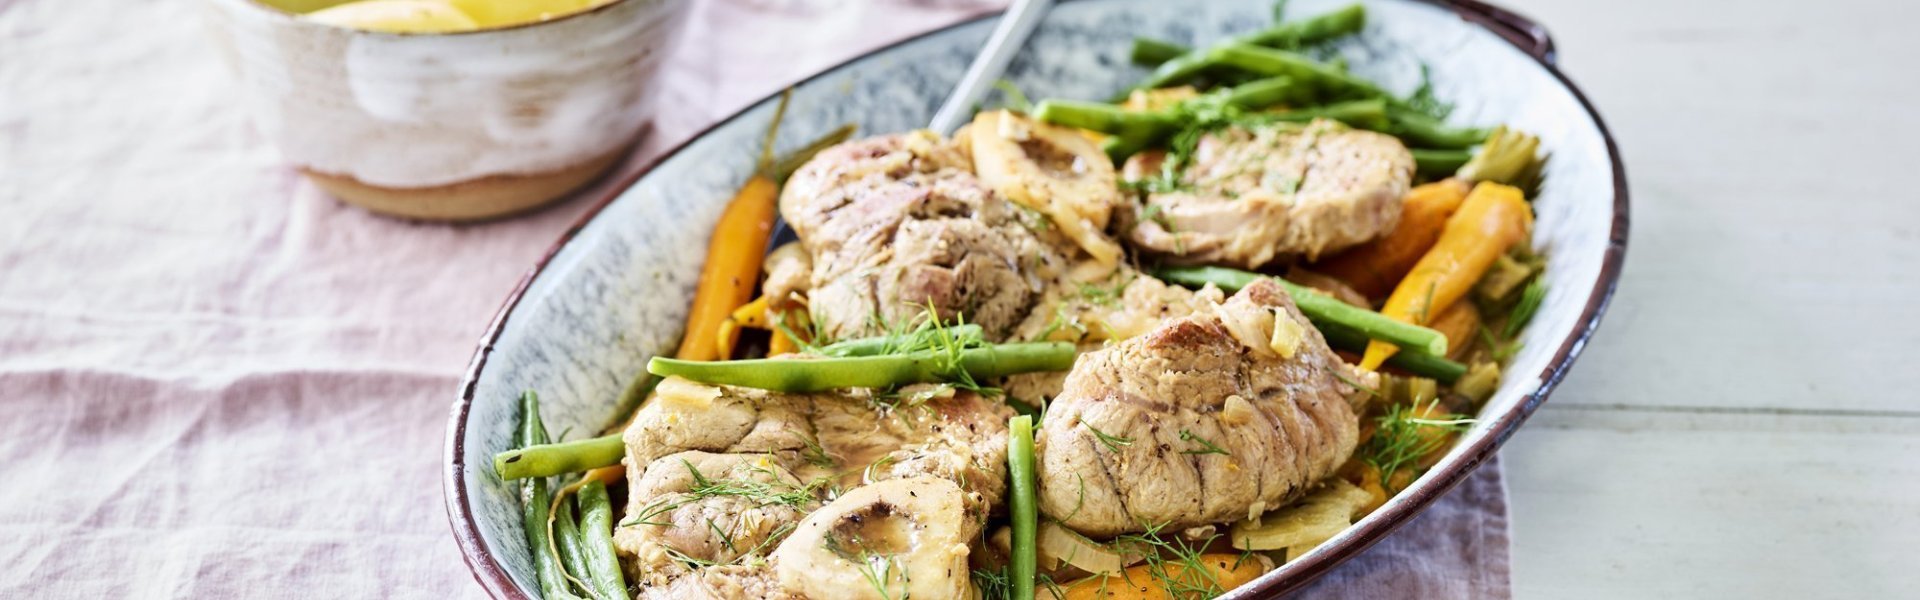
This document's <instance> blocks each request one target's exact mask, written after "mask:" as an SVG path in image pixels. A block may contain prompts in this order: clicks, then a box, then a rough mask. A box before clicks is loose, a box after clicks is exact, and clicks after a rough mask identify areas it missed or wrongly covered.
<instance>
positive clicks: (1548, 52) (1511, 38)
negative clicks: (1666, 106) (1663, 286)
mask: <svg viewBox="0 0 1920 600" xmlns="http://www.w3.org/2000/svg"><path fill="white" fill-rule="evenodd" d="M1418 1H1419V2H1422V3H1426V4H1433V5H1438V6H1441V7H1444V8H1447V9H1450V10H1452V11H1454V12H1455V13H1456V14H1458V15H1460V17H1461V18H1462V19H1464V20H1467V21H1469V22H1472V23H1475V24H1477V25H1480V26H1482V27H1485V28H1487V29H1489V30H1491V31H1492V32H1493V33H1494V34H1495V35H1498V36H1500V37H1501V39H1504V40H1507V41H1508V42H1509V43H1511V44H1513V45H1514V46H1515V47H1517V48H1519V49H1520V50H1521V51H1523V52H1525V53H1526V54H1527V55H1528V56H1531V57H1533V59H1534V61H1535V62H1536V63H1539V65H1540V67H1541V68H1542V69H1545V70H1546V71H1547V73H1548V74H1550V75H1552V76H1553V78H1554V79H1555V80H1557V81H1559V82H1560V85H1562V86H1565V87H1566V89H1567V91H1568V92H1570V93H1572V94H1573V97H1574V99H1576V100H1578V101H1579V102H1580V107H1581V108H1582V109H1584V110H1585V111H1586V113H1587V117H1589V118H1591V119H1593V124H1594V127H1595V128H1597V129H1599V130H1600V137H1601V139H1602V140H1603V141H1604V142H1605V143H1606V147H1607V157H1608V160H1609V162H1611V163H1612V167H1613V189H1614V192H1613V223H1612V226H1611V228H1610V231H1609V234H1608V239H1607V248H1606V252H1605V255H1604V257H1603V258H1602V262H1601V265H1600V272H1599V275H1598V277H1597V278H1596V279H1595V280H1594V285H1593V288H1592V290H1590V291H1589V292H1588V295H1587V301H1586V305H1585V307H1584V308H1583V309H1582V310H1581V313H1580V317H1579V319H1578V320H1576V321H1575V323H1574V329H1573V332H1572V333H1571V335H1569V336H1568V337H1567V338H1566V340H1565V341H1564V342H1562V343H1561V344H1560V347H1559V348H1558V349H1556V350H1555V351H1554V354H1553V358H1552V359H1551V360H1550V361H1549V362H1548V365H1547V367H1546V369H1545V370H1543V371H1541V373H1540V387H1539V389H1537V390H1535V391H1534V392H1533V393H1531V394H1528V395H1527V396H1526V398H1525V399H1524V400H1523V401H1521V402H1520V403H1519V404H1517V405H1515V406H1514V408H1513V409H1511V410H1509V411H1508V412H1506V413H1505V414H1500V415H1491V418H1492V419H1494V420H1496V421H1499V422H1500V423H1501V425H1500V427H1499V428H1498V429H1496V430H1493V431H1490V432H1488V434H1487V435H1483V436H1481V437H1479V438H1476V439H1473V440H1468V441H1467V443H1466V445H1465V446H1464V447H1463V448H1459V449H1456V451H1458V452H1460V453H1461V455H1460V456H1461V458H1460V459H1459V462H1458V464H1457V466H1456V468H1454V469H1452V470H1449V471H1446V472H1441V473H1436V474H1434V476H1433V477H1432V478H1431V480H1430V481H1429V480H1428V478H1425V477H1423V478H1422V479H1421V480H1420V481H1417V482H1416V483H1415V485H1414V487H1413V488H1410V489H1409V490H1407V493H1406V494H1405V495H1404V496H1402V497H1400V498H1396V499H1395V500H1394V501H1393V502H1391V503H1389V505H1388V506H1387V507H1385V508H1383V509H1381V511H1380V512H1378V513H1375V514H1374V515H1369V516H1368V517H1367V518H1365V519H1362V520H1361V521H1360V522H1359V523H1356V524H1354V526H1353V527H1351V528H1348V529H1347V530H1346V531H1344V532H1342V533H1341V534H1340V535H1339V536H1338V537H1339V538H1340V539H1344V540H1346V543H1345V544H1344V545H1341V546H1337V547H1329V548H1327V549H1326V551H1324V552H1313V553H1310V554H1308V555H1307V556H1306V557H1304V558H1302V559H1300V560H1298V561H1294V562H1289V563H1286V564H1284V565H1281V566H1280V567H1279V568H1276V569H1274V570H1273V571H1270V572H1268V573H1266V574H1264V575H1261V576H1260V578H1258V579H1255V580H1254V581H1253V582H1252V583H1249V584H1246V585H1242V586H1240V587H1238V588H1235V589H1233V590H1229V591H1228V592H1227V593H1226V594H1225V595H1223V596H1222V597H1223V598H1233V599H1249V598H1272V597H1278V596H1280V595H1282V594H1285V593H1287V592H1290V591H1293V590H1295V589H1297V588H1299V587H1301V586H1303V585H1306V584H1307V583H1308V582H1311V581H1313V580H1314V579H1315V578H1317V577H1319V576H1320V575H1322V574H1324V573H1326V572H1327V571H1328V570H1330V569H1332V568H1333V567H1334V566H1336V565H1339V564H1340V563H1342V562H1345V561H1346V560H1347V559H1350V558H1353V557H1354V556H1356V555H1358V554H1360V553H1361V552H1363V551H1365V550H1366V549H1367V548H1370V547H1372V546H1373V544H1374V543H1376V542H1378V541H1380V539H1381V538H1383V537H1385V536H1386V535H1387V534H1388V533H1391V532H1392V531H1393V530H1394V529H1397V528H1399V527H1400V526H1401V525H1403V524H1405V523H1406V522H1407V521H1408V520H1410V519H1412V518H1413V516H1414V515H1417V514H1419V513H1420V512H1421V511H1423V510H1425V509H1426V507H1427V506H1429V505H1431V504H1433V502H1434V501H1435V500H1438V499H1439V498H1440V497H1441V496H1443V495H1445V494H1446V493H1447V492H1448V491H1451V490H1452V489H1453V487H1454V486H1456V485H1459V484H1460V482H1461V481H1463V480H1465V479H1466V477H1467V475H1469V474H1471V473H1472V472H1473V471H1474V470H1475V469H1477V468H1479V466H1480V465H1481V464H1482V463H1484V462H1486V461H1487V459H1488V458H1490V457H1492V456H1493V453H1494V452H1495V451H1496V450H1498V449H1499V448H1500V445H1501V444H1503V443H1505V442H1506V440H1507V438H1509V437H1512V436H1513V432H1514V431H1515V430H1517V429H1518V428H1519V427H1520V425H1521V424H1523V423H1525V422H1526V419H1527V417H1528V416H1530V415H1532V414H1533V411H1534V410H1536V409H1538V408H1539V407H1540V404H1541V403H1542V402H1545V401H1546V399H1547V395H1548V394H1550V393H1552V391H1553V388H1554V387H1555V386H1556V385H1558V384H1559V383H1560V380H1561V379H1563V378H1564V377H1566V374H1567V370H1568V369H1569V368H1570V367H1572V366H1573V361H1574V359H1575V358H1577V357H1578V356H1579V355H1580V351H1581V350H1582V349H1584V348H1585V347H1586V344H1587V340H1588V339H1589V338H1591V337H1592V336H1593V332H1594V331H1595V330H1596V329H1597V328H1598V327H1599V326H1600V317H1601V316H1602V315H1603V314H1605V313H1606V311H1607V304H1608V302H1609V301H1611V300H1612V299H1613V293H1614V289H1615V288H1616V287H1617V286H1618V285H1619V282H1620V269H1621V266H1622V264H1623V263H1624V262H1625V260H1626V252H1627V226H1628V219H1627V214H1628V211H1627V209H1628V201H1627V173H1626V167H1625V166H1624V165H1622V164H1621V162H1620V149H1619V147H1618V145H1616V144H1615V143H1614V140H1613V134H1612V132H1610V131H1608V129H1607V125H1606V122H1605V121H1603V120H1602V119H1601V118H1600V113H1599V111H1597V110H1595V109H1594V107H1593V103H1592V102H1591V101H1589V100H1587V96H1586V94H1585V93H1582V92H1581V91H1580V88H1579V87H1578V86H1575V85H1574V84H1573V82H1572V81H1571V80H1568V79H1567V76H1566V75H1565V74H1563V73H1561V72H1560V69H1559V68H1558V67H1557V66H1555V64H1554V48H1553V42H1552V40H1551V38H1549V37H1548V36H1547V34H1546V30H1545V29H1543V28H1541V27H1540V26H1539V25H1537V24H1534V23H1533V22H1532V21H1530V20H1528V19H1526V18H1525V17H1521V16H1519V15H1518V14H1515V13H1512V12H1509V11H1506V10H1504V9H1501V8H1498V7H1494V6H1491V5H1488V4H1485V3H1482V2H1478V1H1477V0H1418ZM999 14H1000V13H999V12H993V13H987V14H983V15H981V16H978V17H975V18H971V19H967V20H964V21H960V22H957V23H954V24H952V25H947V26H945V27H941V28H938V29H933V30H930V31H926V32H923V33H920V34H917V35H914V36H911V37H907V38H904V39H901V40H899V41H896V42H893V43H891V44H887V45H885V46H882V47H880V48H876V49H874V50H872V51H869V52H865V53H862V54H860V55H859V56H855V57H853V58H850V59H848V60H846V61H844V62H841V63H839V64H837V65H834V66H832V67H829V68H827V69H825V70H822V71H820V72H819V73H815V74H813V75H810V76H808V77H807V78H806V79H803V80H800V81H798V82H795V83H793V84H792V85H793V86H800V85H804V84H806V83H809V82H811V81H813V80H815V79H819V78H821V77H823V76H826V75H828V74H831V73H834V72H836V71H839V70H840V69H841V68H844V67H846V66H848V65H850V64H852V63H854V62H858V61H860V60H862V59H865V58H867V57H869V56H872V55H874V54H879V53H882V52H886V51H889V50H892V49H894V48H896V47H899V46H902V45H905V44H909V43H912V42H915V41H918V40H920V39H921V38H925V37H928V36H931V35H935V34H939V33H943V32H946V31H949V30H952V29H954V28H956V27H963V26H966V25H970V24H973V23H977V22H980V21H982V20H986V19H992V18H995V17H997V16H999ZM778 96H779V94H778V92H776V93H774V94H772V95H769V96H767V97H766V98H762V99H760V100H759V101H756V102H754V103H752V104H749V105H747V106H746V107H745V108H742V109H741V110H740V111H739V112H736V113H734V114H733V115H730V116H728V117H727V118H725V119H722V120H720V121H718V122H715V123H714V124H712V125H709V126H707V127H706V128H705V129H702V130H701V131H700V132H699V133H696V134H694V135H692V136H690V137H688V138H687V139H686V140H684V141H682V142H680V143H679V144H678V145H676V146H675V147H674V148H673V149H671V150H668V151H667V152H665V153H663V154H661V155H660V156H659V157H656V158H654V159H653V160H652V161H649V162H648V164H647V166H646V167H644V168H642V169H640V170H639V171H637V172H635V173H633V174H631V175H629V176H627V178H626V179H625V180H623V181H621V182H620V184H619V185H617V186H614V187H613V188H611V191H609V192H608V193H607V194H606V196H605V197H603V198H600V199H599V200H598V201H596V203H595V205H594V207H593V208H591V209H588V211H587V212H586V213H585V214H583V215H581V217H580V220H579V221H576V222H575V223H574V224H573V225H572V226H571V227H568V228H567V230H566V232H564V233H562V234H561V236H560V239H559V240H558V241H556V242H555V243H554V245H553V246H552V247H551V248H549V249H548V250H547V253H546V255H545V256H543V257H541V259H540V262H539V263H537V264H536V265H534V267H533V268H532V269H531V270H529V271H527V273H526V275H524V276H522V277H521V278H520V283H519V284H518V285H516V286H514V289H513V292H512V293H511V294H508V296H507V299H506V301H505V302H504V303H503V304H502V306H501V307H500V311H499V312H498V313H495V315H494V317H493V320H492V322H491V323H490V324H488V325H487V331H486V334H485V335H484V336H483V337H482V338H481V339H482V341H481V344H480V347H479V348H478V349H477V350H475V351H474V355H473V360H472V362H471V363H470V364H469V366H468V367H467V372H466V374H465V375H464V376H463V378H462V381H461V384H460V397H459V398H458V399H456V400H454V403H453V406H452V410H451V414H450V415H449V422H448V424H447V441H446V464H447V469H446V471H445V472H444V473H443V474H442V477H443V478H442V480H441V486H442V491H443V492H444V494H445V496H446V501H447V518H448V521H449V524H450V525H451V526H452V528H453V537H454V542H455V543H456V544H458V545H459V547H460V555H461V557H462V558H463V559H464V560H466V562H467V566H468V568H469V569H470V570H472V571H473V575H474V579H476V580H478V581H479V582H480V586H481V587H482V588H485V589H486V590H487V594H488V595H490V596H492V597H494V598H498V599H501V600H532V599H530V598H528V596H527V595H526V594H525V593H523V592H522V591H521V590H520V589H519V588H518V587H517V586H515V585H514V583H513V578H512V576H510V575H508V574H507V571H506V569H505V568H504V567H502V566H501V565H500V562H499V561H498V560H496V559H495V557H494V556H493V553H492V552H491V551H490V550H489V549H488V548H487V547H486V545H485V544H484V541H483V540H482V539H481V537H480V526H479V524H478V523H477V522H475V520H474V516H473V511H472V509H471V508H470V507H469V506H468V503H467V488H466V480H465V478H463V477H462V476H461V475H462V473H464V472H465V471H466V469H467V465H466V463H465V462H464V461H465V458H464V455H465V447H464V441H465V437H466V427H467V411H468V409H469V408H470V407H471V406H472V403H473V397H474V388H475V387H476V386H477V385H478V383H479V378H480V372H481V371H482V370H483V369H485V367H486V364H487V357H488V355H489V354H491V353H492V352H493V345H494V343H495V342H497V341H499V339H500V333H501V331H502V330H503V328H504V327H503V326H504V325H505V324H506V320H507V316H508V315H509V314H511V313H512V312H513V309H514V308H515V307H516V306H518V305H519V303H520V300H521V298H523V297H524V296H525V295H526V291H527V287H528V286H529V285H531V284H532V283H533V279H534V278H535V277H537V276H539V274H540V272H541V271H542V270H544V269H545V268H546V267H547V265H548V263H550V262H552V260H553V257H554V256H555V255H556V254H558V253H559V251H560V249H561V248H563V247H565V246H566V245H567V244H568V243H569V242H571V241H572V240H573V237H574V236H575V235H577V234H578V233H579V232H580V230H581V229H582V228H584V227H586V224H587V223H588V222H590V221H592V220H593V218H594V217H596V216H598V215H599V214H600V212H601V211H602V210H605V209H606V207H607V205H608V204H611V203H612V202H613V201H614V200H615V199H618V198H619V197H620V196H621V194H623V193H624V192H625V191H626V190H627V189H629V188H631V187H633V185H634V184H635V183H637V182H639V180H640V179H641V178H644V177H646V175H647V174H648V173H650V172H652V171H653V169H654V168H655V167H657V166H659V165H660V164H661V163H662V162H665V161H666V160H668V159H671V158H673V156H674V155H676V154H679V153H680V151H681V150H682V149H684V148H686V147H687V145H689V144H691V143H693V142H694V141H696V140H699V139H701V138H703V137H705V136H706V135H707V134H708V133H710V132H712V131H713V130H714V129H717V128H719V127H721V126H724V125H726V124H728V123H731V122H733V121H734V120H735V119H738V118H740V117H741V116H742V115H745V114H746V113H748V112H751V111H752V110H753V109H754V108H756V107H759V106H760V105H762V104H765V103H767V102H769V101H772V100H773V99H774V98H777V97H778ZM483 467H484V465H483Z"/></svg>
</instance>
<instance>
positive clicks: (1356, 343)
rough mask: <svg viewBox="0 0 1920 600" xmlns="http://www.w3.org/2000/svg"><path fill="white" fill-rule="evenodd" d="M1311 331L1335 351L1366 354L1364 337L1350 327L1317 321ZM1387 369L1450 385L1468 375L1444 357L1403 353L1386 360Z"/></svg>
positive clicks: (1458, 365) (1463, 368) (1410, 352)
mask: <svg viewBox="0 0 1920 600" xmlns="http://www.w3.org/2000/svg"><path fill="white" fill-rule="evenodd" d="M1314 329H1318V330H1320V335H1322V336H1324V337H1326V338H1327V345H1328V346H1332V347H1333V348H1334V349H1336V350H1346V351H1348V352H1366V351H1367V336H1366V335H1365V334H1362V333H1360V332H1358V331H1354V330H1353V329H1352V328H1350V327H1347V326H1345V325H1340V324H1338V323H1329V322H1316V323H1314ZM1387 366H1389V367H1394V368H1397V369H1400V370H1402V371H1406V372H1408V373H1412V374H1414V375H1419V376H1421V377H1430V378H1433V379H1435V380H1438V381H1440V382H1441V383H1449V384H1450V383H1453V382H1455V381H1458V380H1459V379H1460V377H1461V376H1463V375H1466V373H1467V366H1466V365H1463V364H1460V363H1457V362H1454V361H1451V360H1447V359H1446V358H1445V357H1440V356H1434V355H1432V354H1427V353H1424V352H1413V351H1404V350H1403V351H1400V352H1395V353H1394V354H1393V357H1391V358H1388V359H1387Z"/></svg>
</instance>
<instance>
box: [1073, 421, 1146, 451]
mask: <svg viewBox="0 0 1920 600" xmlns="http://www.w3.org/2000/svg"><path fill="white" fill-rule="evenodd" d="M1080 424H1081V425H1084V426H1086V428H1087V431H1091V432H1093V437H1094V439H1097V440H1099V441H1100V445H1102V446H1106V447H1107V451H1108V452H1113V453H1116V454H1117V453H1119V452H1120V448H1122V447H1125V446H1132V445H1133V438H1124V437H1120V436H1115V435H1108V434H1107V432H1105V431H1101V430H1100V428H1098V427H1094V426H1093V424H1092V423H1088V422H1086V421H1081V422H1080Z"/></svg>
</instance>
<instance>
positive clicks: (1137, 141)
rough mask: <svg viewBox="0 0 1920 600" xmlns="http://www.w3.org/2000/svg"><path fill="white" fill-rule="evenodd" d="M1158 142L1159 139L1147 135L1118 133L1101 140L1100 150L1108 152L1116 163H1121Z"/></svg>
mask: <svg viewBox="0 0 1920 600" xmlns="http://www.w3.org/2000/svg"><path fill="white" fill-rule="evenodd" d="M1156 143H1158V141H1157V140H1154V139H1150V138H1147V137H1145V136H1137V135H1116V136H1112V137H1109V138H1107V139H1104V140H1101V141H1100V151H1101V152H1105V153H1107V158H1111V159H1113V162H1114V164H1120V163H1122V162H1125V161H1126V160H1127V157H1129V156H1133V155H1135V154H1139V153H1140V151H1141V150H1146V149H1147V148H1148V147H1149V146H1152V145H1154V144H1156Z"/></svg>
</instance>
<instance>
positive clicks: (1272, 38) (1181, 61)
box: [1120, 4, 1367, 98]
mask: <svg viewBox="0 0 1920 600" xmlns="http://www.w3.org/2000/svg"><path fill="white" fill-rule="evenodd" d="M1366 23H1367V9H1366V7H1364V6H1361V5H1359V4H1353V5H1349V6H1347V7H1346V8H1342V9H1340V10H1336V11H1333V12H1330V13H1327V14H1323V15H1316V16H1314V17H1312V18H1309V19H1301V20H1299V21H1293V22H1290V23H1281V24H1279V25H1275V26H1273V27H1269V28H1267V29H1263V30H1260V31H1256V32H1253V33H1250V34H1247V35H1243V36H1239V37H1235V38H1232V39H1229V40H1227V41H1225V42H1222V43H1221V44H1218V45H1215V46H1214V47H1213V48H1209V49H1207V50H1200V51H1191V50H1190V51H1188V52H1187V53H1186V54H1182V55H1179V56H1174V57H1169V58H1166V59H1164V60H1162V61H1160V62H1159V63H1157V64H1158V65H1159V68H1156V69H1154V71H1153V73H1152V74H1150V75H1148V76H1147V78H1146V79H1145V80H1143V81H1141V82H1140V83H1139V84H1138V85H1135V86H1133V87H1132V88H1131V89H1130V90H1128V91H1131V90H1139V89H1153V88H1162V87H1167V86H1169V85H1175V84H1178V83H1182V82H1185V81H1187V80H1189V79H1193V78H1194V77H1196V76H1198V75H1200V73H1202V72H1204V71H1206V70H1207V69H1208V68H1210V67H1213V66H1216V65H1218V64H1220V60H1219V59H1218V57H1216V56H1215V55H1214V54H1213V52H1212V50H1213V49H1214V48H1219V47H1221V46H1228V45H1236V44H1243V45H1253V46H1269V47H1276V48H1295V47H1298V46H1299V45H1301V44H1310V43H1314V42H1319V41H1323V40H1328V39H1333V38H1336V37H1340V36H1343V35H1346V34H1349V33H1353V32H1356V31H1359V30H1360V28H1361V27H1363V26H1365V25H1366ZM1175 48H1178V46H1174V45H1172V44H1165V43H1160V44H1159V45H1158V46H1157V47H1156V48H1154V49H1152V50H1149V51H1148V53H1149V56H1155V57H1157V56H1158V55H1160V54H1164V53H1167V52H1169V51H1171V50H1173V49H1175ZM1134 52H1135V57H1136V58H1135V59H1134V60H1135V62H1139V61H1140V59H1139V58H1138V57H1139V54H1138V53H1139V52H1140V43H1139V41H1137V40H1136V41H1135V43H1134ZM1126 95H1127V92H1121V94H1120V97H1121V98H1125V97H1126Z"/></svg>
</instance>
